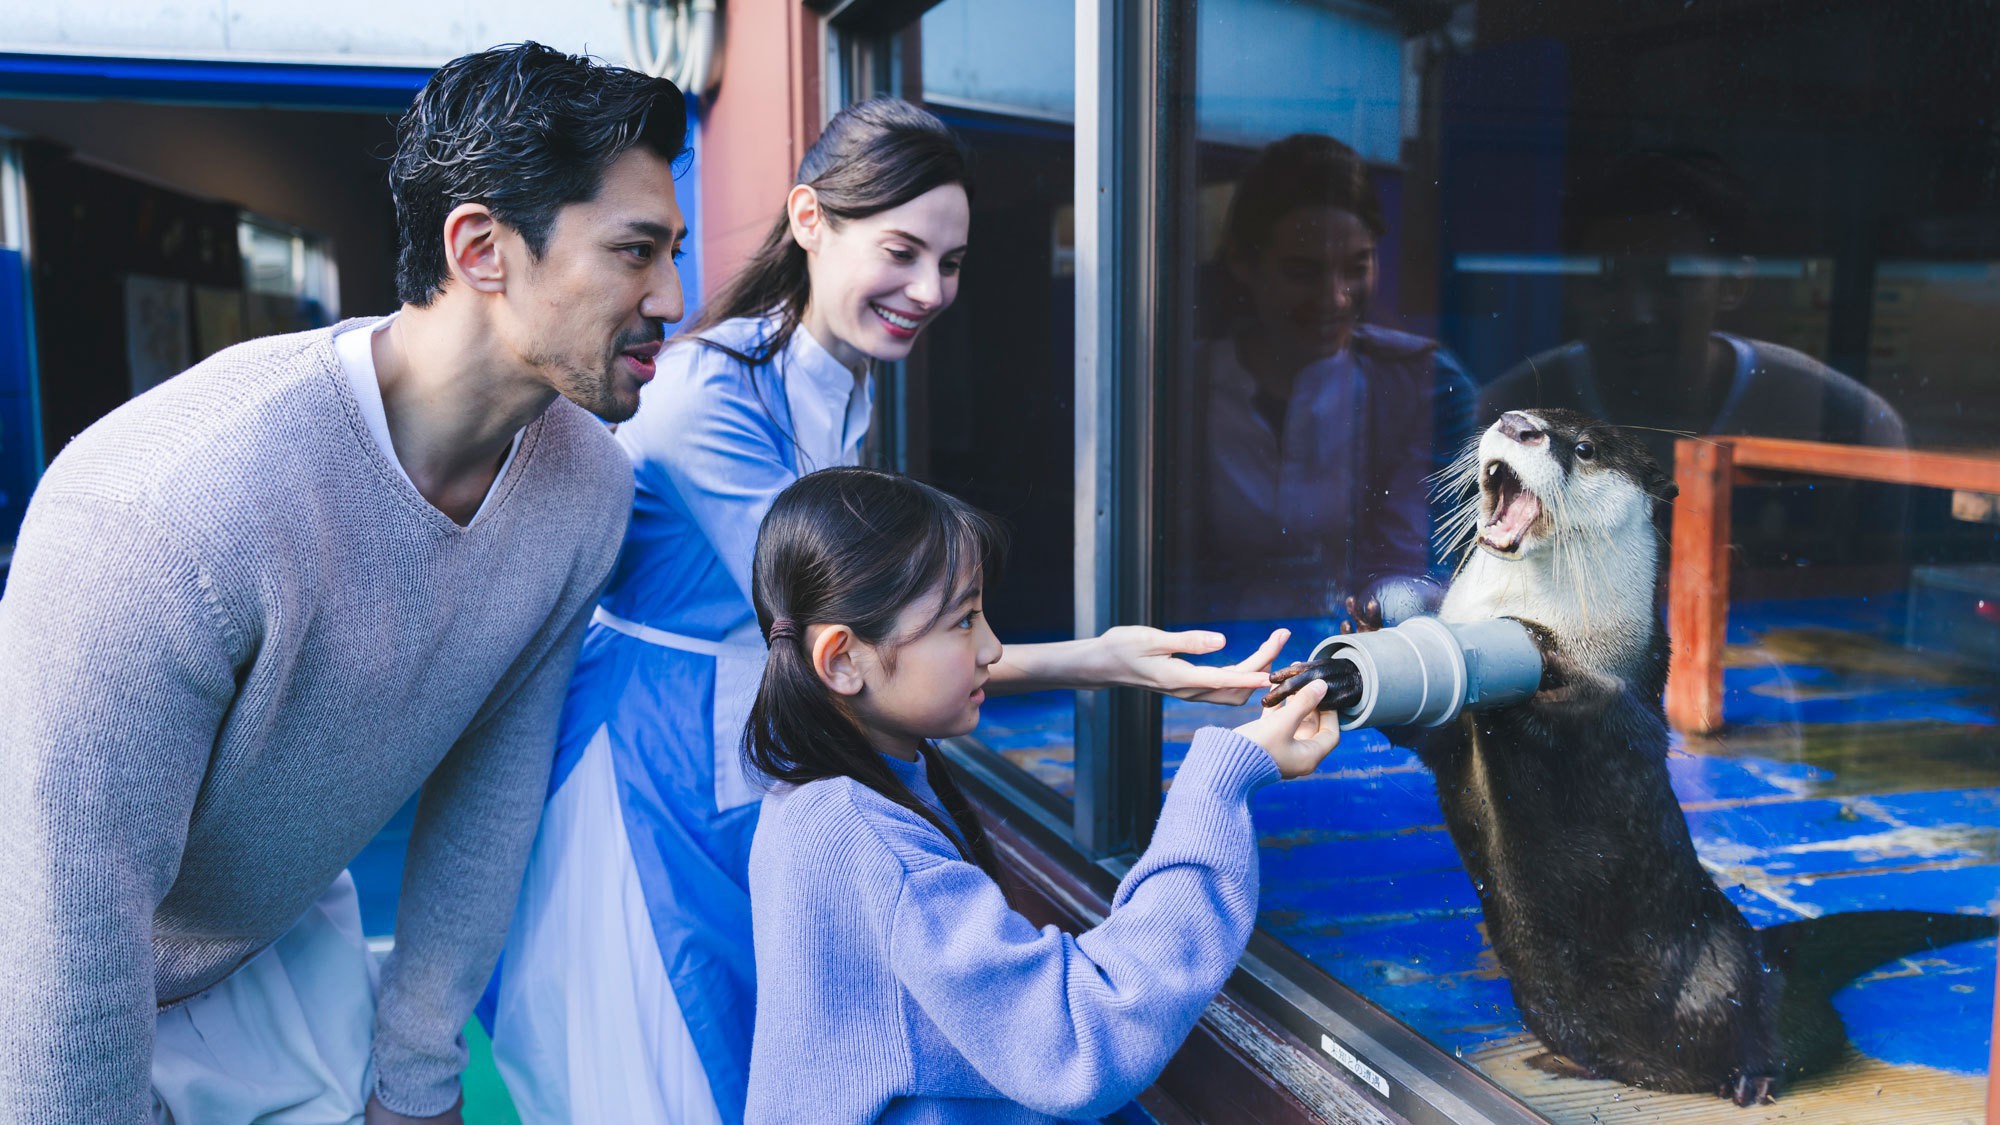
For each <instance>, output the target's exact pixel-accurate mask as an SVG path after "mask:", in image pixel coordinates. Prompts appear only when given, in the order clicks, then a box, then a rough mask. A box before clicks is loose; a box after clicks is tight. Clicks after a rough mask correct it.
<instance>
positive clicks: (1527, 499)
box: [1479, 461, 1542, 558]
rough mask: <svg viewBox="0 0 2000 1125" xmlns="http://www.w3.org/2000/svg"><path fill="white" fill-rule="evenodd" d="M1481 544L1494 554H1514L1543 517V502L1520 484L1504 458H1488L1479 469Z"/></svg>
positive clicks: (1515, 554) (1519, 479) (1511, 555)
mask: <svg viewBox="0 0 2000 1125" xmlns="http://www.w3.org/2000/svg"><path fill="white" fill-rule="evenodd" d="M1479 491H1480V493H1481V501H1480V511H1481V514H1482V516H1483V517H1484V518H1482V519H1481V520H1480V523H1479V543H1480V545H1481V546H1483V547H1485V548H1486V549H1487V550H1489V551H1492V552H1493V553H1494V554H1497V555H1502V556H1506V557H1509V558H1512V557H1515V556H1517V555H1518V554H1519V553H1520V550H1521V542H1522V541H1523V540H1525V539H1526V538H1527V537H1528V531H1529V530H1530V529H1531V528H1532V527H1533V526H1534V524H1535V521H1536V520H1538V519H1540V518H1541V516H1542V501H1541V499H1540V498H1539V497H1537V496H1536V495H1535V494H1534V493H1532V492H1530V491H1528V490H1527V488H1525V487H1523V486H1522V484H1521V478H1520V477H1518V476H1516V475H1515V474H1514V470H1513V469H1511V468H1509V467H1508V465H1507V463H1506V462H1505V461H1488V462H1487V463H1486V466H1485V467H1484V468H1482V469H1481V470H1480V471H1479Z"/></svg>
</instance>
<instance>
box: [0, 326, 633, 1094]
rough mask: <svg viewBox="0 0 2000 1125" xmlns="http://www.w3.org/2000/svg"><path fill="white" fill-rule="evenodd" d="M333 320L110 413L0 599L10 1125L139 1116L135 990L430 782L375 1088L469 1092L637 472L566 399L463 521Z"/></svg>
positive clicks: (340, 858)
mask: <svg viewBox="0 0 2000 1125" xmlns="http://www.w3.org/2000/svg"><path fill="white" fill-rule="evenodd" d="M332 338H333V334H332V333H331V332H330V331H319V332H310V333H304V334H300V335H294V336H279V337H274V338H271V339H266V340H258V341H254V342H251V343H247V344H242V345H239V346H237V347H234V348H230V349H227V350H225V351H223V352H220V353H218V354H217V355H215V356H213V357H211V358H210V359H208V360H206V361H205V362H203V363H201V364H200V365H198V366H196V367H195V368H194V369H193V370H191V371H188V372H187V373H186V374H183V375H180V376H178V377H176V378H174V379H171V380H169V381H168V382H166V383H164V384H162V385H161V386H159V387H157V388H155V389H154V390H152V391H149V392H147V393H146V394H144V395H142V396H140V397H139V398H137V399H135V400H133V401H132V402H129V403H127V404H125V405H124V406H122V407H120V408H119V409H117V410H116V411H113V412H112V413H111V414H110V415H109V416H107V417H105V418H104V419H103V420H102V421H100V422H98V423H97V424H96V425H94V426H92V427H90V429H89V430H87V431H85V432H84V434H83V435H82V436H81V437H79V438H77V439H76V441H75V442H73V443H72V444H71V445H70V446H69V448H67V449H65V450H64V451H63V453H62V456H60V457H58V458H57V459H56V461H55V464H53V465H52V466H50V468H49V472H48V475H47V476H46V477H44V478H43V480H42V484H41V487H40V489H39V490H38V491H37V492H36V494H35V498H34V503H33V504H32V506H30V508H29V509H28V518H27V522H26V523H24V524H23V525H22V528H21V539H20V546H19V550H18V551H17V552H16V554H15V556H14V568H13V573H12V575H11V576H10V577H9V579H8V583H7V588H6V595H5V597H4V598H0V810H4V811H0V1122H24V1123H26V1122H34V1123H41V1122H89V1123H91V1125H140V1123H143V1122H146V1121H148V1120H150V1117H151V1114H150V1104H151V1099H150V1096H149V1089H150V1079H149V1076H150V1073H151V1069H150V1068H151V1060H152V1052H153V1021H154V1015H155V1011H156V1007H157V1006H159V1005H165V1004H172V1003H174V1002H176V1001H180V1000H183V999H186V998H187V997H189V996H192V995H194V994H196V993H199V992H201V991H202V990H203V989H206V988H208V987H210V986H211V985H213V984H215V983H216V982H217V981H220V980H222V979H223V978H224V977H226V976H228V975H229V973H230V972H231V971H232V970H234V969H235V968H237V967H238V966H239V965H241V964H243V962H245V961H246V960H248V959H249V958H251V957H253V956H255V955H256V954H257V953H258V952H259V951H260V950H262V949H264V948H265V947H266V946H268V945H269V944H270V943H271V942H272V941H273V940H275V939H276V938H277V937H279V936H280V935H281V934H283V933H284V932H285V931H286V929H287V928H289V927H290V926H291V925H292V923H293V922H294V921H296V920H297V919H298V917H299V915H300V914H301V913H303V912H304V911H305V909H306V907H308V906H309V905H311V904H312V902H313V900H314V899H315V898H316V897H317V896H318V895H319V894H320V892H321V891H322V890H324V889H325V888H326V886H327V884H328V883H329V882H330V881H332V880H333V879H334V877H335V876H337V875H338V874H339V873H340V870H341V868H342V867H343V866H345V865H346V864H347V862H348V861H349V860H350V859H352V858H353V857H354V855H355V853H357V852H359V851H360V850H361V847H362V845H364V844H366V843H367V842H368V840H369V838H370V837H371V836H373V835H374V834H375V832H376V831H377V830H378V829H379V828H380V827H381V826H382V824H383V823H384V822H385V821H387V820H388V819H389V817H390V816H391V815H392V814H394V813H395V811H396V810H397V809H398V808H399V807H400V806H401V805H402V804H403V803H404V802H405V801H407V800H408V799H409V798H410V795H411V794H413V793H415V792H416V791H417V789H418V787H419V786H421V787H422V789H423V801H422V803H421V805H420V806H419V808H418V812H417V821H416V828H415V830H414V832H413V834H412V836H411V838H410V851H409V858H408V861H407V863H406V865H405V868H404V876H403V898H402V902H401V905H400V907H399V910H398V916H397V919H396V950H395V953H394V955H393V956H391V957H390V959H389V961H388V964H387V965H386V966H385V968H384V971H383V979H382V989H381V996H380V1003H379V1005H378V1007H377V1011H376V1024H375V1040H374V1060H375V1074H376V1093H377V1094H378V1095H379V1096H380V1097H381V1099H382V1101H383V1103H384V1104H386V1105H388V1106H389V1107H390V1108H392V1109H397V1110H401V1111H403V1112H405V1113H409V1114H413V1115H428V1114H434V1113H439V1112H442V1111H444V1110H446V1109H448V1108H450V1107H451V1105H452V1104H453V1103H454V1102H455V1101H457V1099H458V1073H459V1070H460V1069H461V1068H462V1067H463V1066H464V1065H465V1053H464V1048H463V1046H462V1045H461V1044H460V1042H459V1039H458V1032H459V1029H460V1028H461V1027H463V1026H464V1024H465V1021H466V1019H467V1018H468V1017H469V1016H470V1014H471V1011H472V1005H473V1002H474V1000H476V999H477V997H478V995H479V990H480V988H481V987H482V986H483V985H484V984H485V982H486V979H487V976H488V975H489V974H490V973H491V972H492V969H493V961H494V958H495V957H496V956H497V955H498V953H499V949H500V943H501V939H502V936H503V935H504V933H505V931H506V927H507V920H508V917H509V915H510V914H511V912H512V910H513V903H514V895H515V892H516V889H517V888H518V887H519V885H520V879H521V871H522V867H523V865H524V864H525V862H526V859H527V852H528V845H529V844H530V842H531V841H532V840H533V838H534V829H535V822H536V819H537V818H538V816H539V815H540V813H541V807H542V799H543V797H544V795H545V791H546V788H547V785H548V771H549V762H550V747H551V746H552V745H553V744H554V740H555V725H556V716H557V712H558V710H559V708H560V707H561V705H562V699H563V693H564V691H565V690H566V689H567V687H568V684H569V673H570V668H571V666H572V665H573V664H574V662H575V660H576V650H577V645H578V644H579V642H580V639H581V637H582V633H583V626H584V622H585V620H586V617H587V615H588V614H589V612H590V609H591V607H592V605H593V604H594V602H595V600H596V593H597V589H598V586H599V585H600V584H601V583H602V582H603V580H604V576H605V574H606V573H608V572H609V570H610V568H611V564H612V562H613V560H614V559H615V557H616V554H617V551H618V543H619V538H620V531H621V529H622V528H623V527H624V521H625V519H626V515H627V512H628V510H629V508H630V505H631V496H632V492H631V489H632V471H631V468H630V466H629V465H628V464H627V463H626V461H625V459H624V457H623V456H622V455H621V454H620V453H619V452H618V448H617V445H616V443H614V442H613V441H612V440H611V438H610V436H609V435H608V434H607V433H606V432H605V430H604V427H603V426H602V425H600V424H599V423H598V422H597V421H596V420H595V419H593V418H591V417H590V416H589V415H587V414H585V413H584V412H583V411H582V410H580V409H578V408H577V407H575V406H572V405H570V404H569V403H568V402H565V401H563V400H561V399H557V400H556V401H555V402H554V403H553V404H551V405H550V407H549V408H548V409H547V410H546V411H544V412H543V413H542V415H541V416H540V417H539V418H537V419H536V420H535V421H534V422H532V423H530V424H529V425H528V427H527V429H526V431H525V433H524V435H523V437H522V440H521V445H520V448H519V450H518V452H516V454H515V456H514V462H513V464H512V465H511V466H510V467H509V468H508V470H507V474H506V476H505V477H504V478H503V479H502V480H501V481H500V483H499V485H498V489H499V491H498V492H497V493H496V494H495V495H494V497H493V498H492V500H491V502H490V504H489V507H488V509H487V511H486V512H485V513H484V514H483V515H481V516H480V517H479V519H478V520H476V521H474V522H473V523H472V525H471V526H468V527H461V526H459V525H457V524H455V523H453V522H452V521H451V520H450V519H448V518H446V517H445V515H444V514H443V513H442V512H439V511H438V510H437V509H436V508H434V507H432V506H431V505H430V504H428V503H427V502H425V500H424V498H423V497H422V496H421V495H420V494H419V493H418V492H417V491H416V489H415V488H413V487H412V486H411V485H410V483H409V481H408V480H406V479H405V478H404V477H403V475H402V473H401V472H400V470H398V468H397V467H396V465H395V464H394V463H392V462H391V461H389V460H388V458H387V457H385V456H384V455H383V453H382V451H381V449H380V447H379V446H377V444H376V442H375V439H374V438H373V437H371V436H370V434H369V430H368V426H367V423H366V422H365V421H364V420H363V416H362V413H361V408H360V405H359V404H358V402H357V401H356V399H355V396H354V393H353V389H352V387H351V385H350V384H349V382H348V380H347V376H346V375H345V374H343V373H342V371H341V368H340V364H339V362H338V360H337V359H336V358H335V355H334V350H333V346H332V342H331V341H332ZM356 1000H357V1003H365V1002H366V998H365V997H357V998H356Z"/></svg>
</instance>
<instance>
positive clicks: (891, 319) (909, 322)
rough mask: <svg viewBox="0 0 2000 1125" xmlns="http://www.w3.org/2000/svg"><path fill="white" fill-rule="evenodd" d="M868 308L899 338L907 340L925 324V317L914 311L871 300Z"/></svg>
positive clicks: (890, 332) (891, 333)
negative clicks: (907, 311) (899, 310)
mask: <svg viewBox="0 0 2000 1125" xmlns="http://www.w3.org/2000/svg"><path fill="white" fill-rule="evenodd" d="M868 308H869V310H870V311H872V312H873V313H874V314H875V315H876V317H877V318H879V319H880V320H881V321H882V323H883V324H884V325H885V326H887V327H888V329H889V335H891V336H894V337H895V338H897V339H898V340H907V339H909V338H911V337H912V336H915V335H916V334H917V329H919V328H922V327H923V326H924V318H923V317H921V316H918V315H916V314H914V313H906V312H898V311H896V310H895V309H892V308H887V307H885V306H883V305H878V304H875V303H874V302H872V301H871V302H869V304H868Z"/></svg>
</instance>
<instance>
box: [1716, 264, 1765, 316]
mask: <svg viewBox="0 0 2000 1125" xmlns="http://www.w3.org/2000/svg"><path fill="white" fill-rule="evenodd" d="M1756 273H1757V259H1755V258H1753V257H1751V256H1750V255H1748V254H1745V255H1743V256H1742V257H1740V258H1738V259H1736V261H1735V262H1733V263H1731V268H1730V269H1729V271H1728V272H1726V273H1724V274H1723V275H1722V285H1721V286H1720V294H1719V299H1718V300H1717V302H1716V307H1717V308H1719V309H1721V310H1722V311H1723V312H1735V311H1736V310H1738V309H1740V308H1742V307H1743V306H1744V304H1746V303H1747V302H1748V301H1749V300H1750V282H1751V279H1752V278H1754V277H1755V276H1756Z"/></svg>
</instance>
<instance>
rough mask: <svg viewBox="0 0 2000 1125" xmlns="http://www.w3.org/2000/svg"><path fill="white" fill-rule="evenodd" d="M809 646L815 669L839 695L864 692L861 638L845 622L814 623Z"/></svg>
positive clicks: (820, 677) (810, 628)
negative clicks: (857, 652)
mask: <svg viewBox="0 0 2000 1125" xmlns="http://www.w3.org/2000/svg"><path fill="white" fill-rule="evenodd" d="M806 646H807V648H808V650H809V651H810V652H811V654H812V666H813V672H814V673H815V674H817V675H818V676H819V679H820V682H821V683H823V684H825V685H826V686H827V687H828V688H829V689H831V690H832V691H833V693H834V694H835V695H860V694H861V689H862V688H863V687H864V686H866V685H865V684H864V683H863V682H862V676H861V663H860V661H859V660H857V659H856V651H855V650H856V649H858V648H859V647H860V646H861V640H860V638H859V637H856V636H855V635H854V630H852V629H850V628H848V627H847V626H845V625H810V626H807V628H806Z"/></svg>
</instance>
